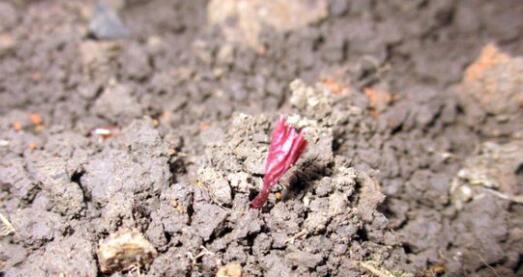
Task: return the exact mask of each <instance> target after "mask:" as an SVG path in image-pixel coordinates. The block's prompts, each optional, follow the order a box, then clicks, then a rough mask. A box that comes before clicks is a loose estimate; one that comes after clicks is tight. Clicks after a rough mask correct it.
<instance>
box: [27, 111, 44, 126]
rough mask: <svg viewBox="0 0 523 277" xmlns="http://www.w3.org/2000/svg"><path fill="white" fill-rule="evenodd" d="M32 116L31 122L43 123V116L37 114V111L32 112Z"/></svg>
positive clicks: (35, 123)
mask: <svg viewBox="0 0 523 277" xmlns="http://www.w3.org/2000/svg"><path fill="white" fill-rule="evenodd" d="M30 118H31V122H32V123H33V124H34V125H41V124H42V121H43V120H42V117H41V116H40V115H39V114H37V113H32V114H31V115H30Z"/></svg>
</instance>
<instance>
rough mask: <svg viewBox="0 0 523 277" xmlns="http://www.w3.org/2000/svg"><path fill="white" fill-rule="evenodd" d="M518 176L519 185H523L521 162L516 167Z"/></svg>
mask: <svg viewBox="0 0 523 277" xmlns="http://www.w3.org/2000/svg"><path fill="white" fill-rule="evenodd" d="M516 177H517V180H518V184H519V186H523V164H520V165H519V166H518V168H517V169H516Z"/></svg>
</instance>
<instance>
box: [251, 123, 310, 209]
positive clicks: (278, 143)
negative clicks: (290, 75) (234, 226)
mask: <svg viewBox="0 0 523 277" xmlns="http://www.w3.org/2000/svg"><path fill="white" fill-rule="evenodd" d="M306 146H307V141H306V140H305V137H304V135H303V132H302V131H300V132H298V131H297V130H296V129H295V128H293V127H290V126H289V125H288V123H287V122H286V121H285V118H284V117H283V116H281V117H280V119H278V121H277V122H276V127H275V128H274V130H273V131H272V136H271V144H270V146H269V153H268V155H267V160H266V161H265V176H264V177H263V187H262V190H261V191H260V192H259V193H258V195H257V196H256V198H254V200H253V201H252V202H251V208H254V209H259V208H261V207H262V206H263V204H264V203H265V201H267V198H268V197H269V192H270V190H271V188H272V187H273V186H274V185H275V184H276V183H278V180H279V179H280V178H281V177H282V176H283V174H285V172H287V171H288V170H289V169H290V168H291V167H292V166H293V165H294V164H295V163H296V161H297V160H298V158H299V157H300V156H301V154H302V153H303V151H304V150H305V147H306Z"/></svg>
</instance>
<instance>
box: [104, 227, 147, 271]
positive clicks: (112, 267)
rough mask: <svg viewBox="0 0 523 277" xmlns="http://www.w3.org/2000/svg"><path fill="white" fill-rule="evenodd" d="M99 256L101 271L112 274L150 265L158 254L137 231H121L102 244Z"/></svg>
mask: <svg viewBox="0 0 523 277" xmlns="http://www.w3.org/2000/svg"><path fill="white" fill-rule="evenodd" d="M97 255H98V262H99V263H100V270H101V271H102V272H104V273H112V272H115V271H126V270H130V269H133V268H140V267H143V266H147V265H150V264H151V263H152V261H153V260H154V258H155V257H156V256H157V252H156V249H154V247H153V246H152V245H151V243H150V242H149V241H147V240H146V239H145V238H144V236H143V235H142V234H141V233H140V232H138V231H137V230H120V231H118V232H117V233H114V234H111V235H110V236H109V237H108V238H106V239H105V240H103V241H101V242H100V244H99V246H98V251H97Z"/></svg>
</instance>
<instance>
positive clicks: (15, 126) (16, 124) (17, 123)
mask: <svg viewBox="0 0 523 277" xmlns="http://www.w3.org/2000/svg"><path fill="white" fill-rule="evenodd" d="M13 128H14V129H15V130H16V131H20V130H22V123H20V122H18V121H16V122H15V123H13Z"/></svg>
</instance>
